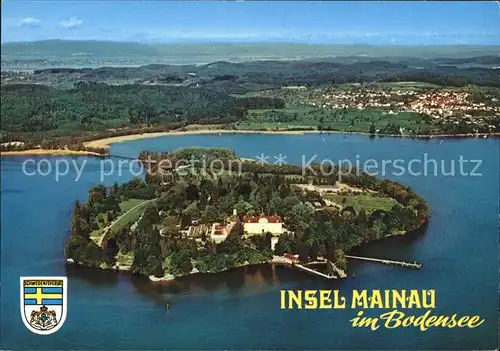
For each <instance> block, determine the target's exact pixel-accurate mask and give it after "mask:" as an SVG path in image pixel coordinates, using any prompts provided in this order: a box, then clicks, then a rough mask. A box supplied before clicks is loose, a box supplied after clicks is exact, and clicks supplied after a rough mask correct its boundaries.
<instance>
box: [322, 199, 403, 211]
mask: <svg viewBox="0 0 500 351" xmlns="http://www.w3.org/2000/svg"><path fill="white" fill-rule="evenodd" d="M324 196H325V198H326V199H328V200H331V201H334V202H336V203H338V204H339V205H341V206H342V207H347V206H352V207H353V208H354V209H355V210H356V212H359V211H360V210H361V209H364V210H365V212H366V213H367V214H369V213H371V212H373V211H375V210H383V211H390V210H391V208H392V207H393V206H394V205H397V204H398V203H397V202H396V200H394V199H392V198H390V197H382V196H380V195H377V194H360V195H352V194H351V195H340V194H327V195H324Z"/></svg>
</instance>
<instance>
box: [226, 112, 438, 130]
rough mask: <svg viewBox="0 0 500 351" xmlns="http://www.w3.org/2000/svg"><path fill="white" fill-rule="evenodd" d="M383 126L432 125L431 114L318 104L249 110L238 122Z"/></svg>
mask: <svg viewBox="0 0 500 351" xmlns="http://www.w3.org/2000/svg"><path fill="white" fill-rule="evenodd" d="M372 123H373V124H374V125H375V128H376V129H380V130H382V129H383V128H384V127H385V126H387V124H389V123H392V124H397V125H399V126H400V127H402V128H411V129H418V128H419V127H426V126H430V125H431V124H430V123H432V121H431V119H430V118H424V117H422V116H421V115H419V114H418V113H414V112H399V113H389V111H388V110H383V109H366V110H358V109H346V110H343V109H331V108H317V107H306V106H303V107H287V108H284V109H259V110H249V112H248V116H247V119H246V120H245V121H241V122H238V123H236V125H235V126H236V128H237V129H250V130H287V129H318V128H320V127H321V128H322V129H331V130H337V131H341V132H365V133H367V132H368V131H369V129H370V126H371V124H372Z"/></svg>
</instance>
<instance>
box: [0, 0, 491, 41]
mask: <svg viewBox="0 0 500 351" xmlns="http://www.w3.org/2000/svg"><path fill="white" fill-rule="evenodd" d="M1 6H2V33H1V36H2V38H1V39H2V42H13V41H14V42H15V41H36V40H45V39H69V40H87V39H91V40H113V41H133V42H141V43H172V42H175V43H177V42H197V43H204V42H297V43H324V44H355V43H363V44H384V45H390V44H395V45H453V44H478V45H500V2H494V1H491V2H485V1H483V2H481V1H480V2H399V1H387V2H375V1H371V2H361V1H344V2H326V1H323V2H285V1H266V2H256V1H255V2H254V1H252V2H249V1H246V2H244V1H231V2H222V1H215V2H208V1H204V2H187V1H184V2H177V1H175V2H174V1H151V0H129V1H112V0H103V1H91V0H87V1H73V0H64V1H63V0H55V1H43V0H32V1H22V0H2V5H1Z"/></svg>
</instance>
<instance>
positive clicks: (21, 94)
mask: <svg viewBox="0 0 500 351" xmlns="http://www.w3.org/2000/svg"><path fill="white" fill-rule="evenodd" d="M283 107H284V103H283V101H282V100H280V99H274V98H263V97H255V98H250V97H249V98H236V97H232V96H230V95H229V94H227V93H224V92H218V91H215V90H212V89H204V88H200V89H190V88H186V87H162V86H143V85H121V86H108V85H106V84H80V85H78V87H77V88H74V89H69V90H60V89H55V88H51V87H47V86H43V85H27V84H26V85H5V86H2V88H1V115H2V126H1V128H2V129H1V131H2V134H4V133H26V132H37V131H47V132H49V131H52V132H54V133H56V132H57V133H58V134H60V135H72V134H73V135H75V134H81V133H82V132H84V131H92V130H94V131H102V130H109V129H111V128H120V127H126V126H130V125H158V124H162V125H167V126H168V125H169V124H171V125H175V126H177V127H179V126H182V125H184V124H188V123H194V122H196V123H218V124H222V123H229V122H232V121H235V120H238V119H241V118H243V117H244V115H245V113H246V111H247V109H248V108H283Z"/></svg>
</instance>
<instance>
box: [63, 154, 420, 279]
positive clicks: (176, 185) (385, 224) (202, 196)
mask: <svg viewBox="0 0 500 351" xmlns="http://www.w3.org/2000/svg"><path fill="white" fill-rule="evenodd" d="M142 155H143V156H145V155H155V156H156V157H166V158H172V159H177V158H178V157H180V156H181V155H182V156H186V155H188V156H197V157H207V158H211V157H216V156H217V157H220V156H224V155H226V156H228V159H227V160H226V161H227V162H223V163H221V164H224V166H221V167H222V168H224V169H225V170H226V171H228V170H230V168H227V169H226V167H227V166H228V165H229V164H230V163H231V162H237V161H238V160H237V159H236V158H235V157H234V154H233V153H232V152H231V150H225V151H224V150H221V149H216V150H213V152H209V153H206V152H203V150H202V149H196V148H195V149H188V150H181V151H178V152H170V153H164V154H159V153H149V152H145V153H143V154H142ZM243 164H244V169H243V170H242V171H241V172H239V173H230V172H223V173H221V174H220V175H219V176H217V175H215V174H213V173H210V170H209V169H202V168H203V167H204V166H203V164H202V163H197V165H198V166H197V167H200V168H199V169H198V171H197V172H191V173H189V174H184V175H180V174H177V173H176V172H175V171H173V172H170V177H169V179H166V178H165V177H158V176H155V175H152V174H150V175H148V176H147V177H146V182H144V181H142V180H138V179H136V180H133V181H131V182H129V183H125V184H123V185H121V186H119V185H116V184H115V185H114V186H111V187H108V188H106V187H104V186H101V185H99V186H96V187H93V188H92V189H91V190H90V191H89V197H88V201H87V202H86V203H85V204H80V203H76V204H75V208H74V212H73V220H72V229H71V236H70V238H69V239H68V241H67V243H66V249H65V253H66V257H67V258H71V259H73V260H74V261H75V262H77V263H79V264H82V265H85V266H90V267H101V268H106V267H111V266H113V265H114V264H115V263H116V260H117V259H120V258H121V257H127V256H128V257H129V262H130V269H131V271H132V272H133V273H137V274H143V275H155V276H157V277H162V276H163V275H164V274H170V275H174V276H178V275H184V274H188V273H190V272H191V271H192V270H193V268H196V270H197V271H200V272H218V271H221V270H225V269H229V268H231V267H235V266H238V265H242V264H245V263H246V264H251V263H260V262H267V261H269V260H270V258H271V257H272V255H273V254H275V255H282V254H284V253H285V252H288V253H293V254H298V255H299V259H300V260H301V261H305V262H306V261H308V260H314V259H315V258H316V257H318V256H322V257H325V258H327V259H328V260H330V261H332V262H334V264H335V265H336V266H337V267H339V268H340V269H344V270H345V269H347V262H346V260H345V257H344V254H345V253H346V252H348V251H349V250H351V249H352V248H354V247H356V246H359V245H361V244H363V243H366V242H369V241H372V240H377V239H380V238H384V237H386V236H387V235H391V234H402V233H405V232H408V231H412V230H415V229H417V228H419V227H420V226H421V225H422V224H423V223H425V222H427V220H428V217H429V210H428V207H427V204H426V203H425V201H424V200H423V199H422V198H421V197H420V196H418V195H417V194H416V193H415V192H413V190H412V189H410V188H408V187H405V186H403V185H401V184H399V183H396V182H392V181H390V180H380V179H377V178H375V177H373V176H369V175H367V174H365V173H362V172H360V173H358V172H357V171H354V170H353V171H352V173H350V174H349V175H346V176H345V177H343V179H342V182H343V183H344V184H348V185H349V186H351V187H355V188H356V189H358V191H357V192H355V193H350V192H349V193H347V194H345V197H356V196H357V197H366V198H371V199H372V200H377V201H382V200H383V201H394V202H388V203H389V204H390V205H389V207H386V208H385V209H377V208H376V207H371V208H361V209H356V208H354V207H353V206H349V205H344V206H331V205H328V201H325V199H324V195H321V194H319V193H318V192H317V191H310V190H304V189H303V188H301V187H300V186H297V184H321V185H329V186H334V185H335V184H337V180H336V179H337V176H338V171H339V170H338V168H336V167H333V169H331V170H329V172H328V173H329V175H328V176H321V175H316V174H308V175H301V172H302V169H301V168H300V167H299V166H294V165H287V166H276V165H258V164H256V163H253V162H244V163H243ZM318 167H319V165H315V166H313V169H316V170H319V169H318ZM233 169H234V168H233ZM202 171H203V172H202ZM131 198H135V199H138V198H139V199H149V200H150V201H149V202H148V203H147V206H145V209H144V212H143V213H142V215H140V216H139V217H138V219H137V222H136V224H135V225H129V226H122V227H121V228H120V229H119V230H116V231H115V232H114V233H112V235H108V236H107V238H106V240H104V241H103V243H102V246H98V245H97V244H96V243H95V241H93V240H92V231H95V230H98V228H99V227H100V226H102V223H100V222H102V221H108V222H112V221H113V219H115V218H116V217H117V216H118V214H119V212H120V210H119V204H120V203H122V202H123V201H129V200H130V199H131ZM344 201H345V200H344ZM313 204H316V206H314V205H313ZM234 210H236V212H237V214H238V215H237V218H233V220H235V221H236V223H235V225H234V226H233V227H232V229H231V232H230V233H229V235H228V236H227V238H226V239H225V241H223V242H221V243H218V244H216V243H214V242H213V241H211V240H209V238H207V237H206V234H204V233H203V231H202V233H201V234H200V235H199V236H196V235H191V236H190V235H187V234H186V230H187V228H188V227H190V226H195V227H203V226H208V227H209V226H210V225H211V224H212V223H215V222H220V223H222V222H224V221H226V219H227V218H228V217H230V216H232V215H233V211H234ZM244 215H272V216H280V217H281V218H282V219H283V221H284V223H285V225H286V228H287V230H288V232H287V233H284V234H281V235H280V236H279V240H278V243H277V244H276V247H275V250H274V252H272V251H271V250H270V237H271V235H270V233H263V234H262V235H253V236H250V237H248V236H245V233H244V231H243V225H242V222H241V220H242V216H244ZM103 216H104V217H103Z"/></svg>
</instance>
